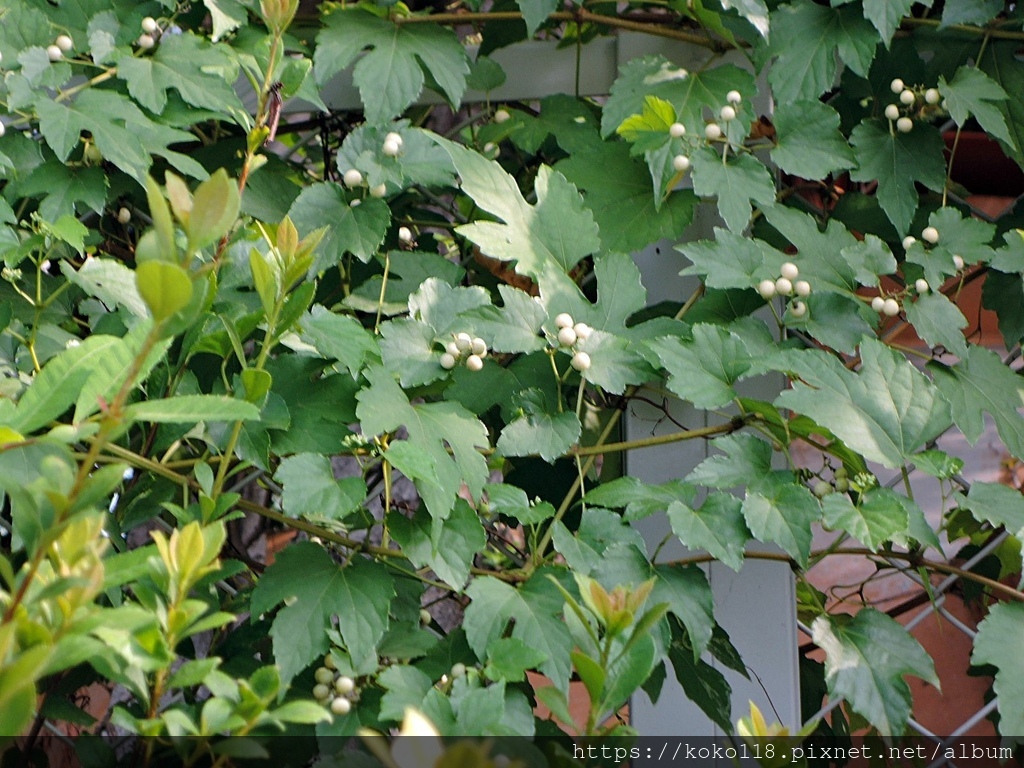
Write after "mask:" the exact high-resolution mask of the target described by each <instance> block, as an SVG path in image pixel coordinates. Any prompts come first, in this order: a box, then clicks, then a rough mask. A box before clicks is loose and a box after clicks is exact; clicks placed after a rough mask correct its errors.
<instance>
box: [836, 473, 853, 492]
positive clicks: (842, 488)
mask: <svg viewBox="0 0 1024 768" xmlns="http://www.w3.org/2000/svg"><path fill="white" fill-rule="evenodd" d="M836 490H837V491H839V493H846V492H847V491H848V490H850V481H849V480H847V479H846V478H845V477H837V478H836Z"/></svg>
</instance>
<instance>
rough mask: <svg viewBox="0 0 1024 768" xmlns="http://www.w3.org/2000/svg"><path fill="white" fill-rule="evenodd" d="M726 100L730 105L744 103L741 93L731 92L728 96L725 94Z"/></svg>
mask: <svg viewBox="0 0 1024 768" xmlns="http://www.w3.org/2000/svg"><path fill="white" fill-rule="evenodd" d="M725 100H726V101H728V102H729V103H730V104H739V103H740V102H741V101H743V96H742V95H741V94H740V92H739V91H729V92H728V93H727V94H725Z"/></svg>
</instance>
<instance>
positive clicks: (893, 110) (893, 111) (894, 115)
mask: <svg viewBox="0 0 1024 768" xmlns="http://www.w3.org/2000/svg"><path fill="white" fill-rule="evenodd" d="M885 116H886V118H888V119H889V120H899V117H900V108H899V107H897V106H896V105H895V104H890V105H889V106H887V107H886V108H885Z"/></svg>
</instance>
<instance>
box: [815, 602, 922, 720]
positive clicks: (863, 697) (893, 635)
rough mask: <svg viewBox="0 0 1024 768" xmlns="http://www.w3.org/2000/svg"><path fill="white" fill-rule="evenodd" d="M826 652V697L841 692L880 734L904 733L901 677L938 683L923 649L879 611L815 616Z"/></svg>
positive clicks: (905, 693)
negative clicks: (852, 614)
mask: <svg viewBox="0 0 1024 768" xmlns="http://www.w3.org/2000/svg"><path fill="white" fill-rule="evenodd" d="M811 630H812V632H813V639H814V643H815V644H816V645H817V646H818V647H819V648H821V649H823V650H824V651H825V654H826V658H825V680H826V682H827V683H828V690H829V694H830V695H831V696H842V697H843V698H845V699H846V700H847V701H848V702H849V703H850V706H851V707H852V708H853V710H854V711H855V712H857V713H858V714H860V715H863V716H864V717H865V718H867V720H868V722H870V723H871V724H872V725H873V726H875V727H876V728H877V729H878V730H879V731H880V732H881V733H882V734H885V735H896V734H901V733H903V729H904V728H905V727H906V724H907V718H908V717H909V716H910V703H911V696H910V688H909V686H908V685H907V683H906V682H905V681H904V679H903V676H904V675H916V676H917V677H920V678H921V679H922V680H925V681H927V682H929V683H931V684H932V685H934V686H936V687H938V686H939V679H938V677H937V676H936V674H935V667H934V665H933V663H932V660H931V658H930V657H929V656H928V654H927V653H926V652H925V650H924V648H922V647H921V645H920V644H919V643H918V642H917V640H915V639H914V638H913V637H911V636H910V634H909V633H908V632H907V630H905V629H904V628H903V627H901V626H900V625H899V624H897V623H896V621H894V620H893V619H891V618H889V617H888V616H886V615H885V614H884V613H879V612H878V611H876V610H875V609H873V608H863V609H861V611H860V612H859V613H858V614H857V615H856V616H853V617H850V616H845V615H834V616H827V617H826V616H819V617H818V618H816V619H815V620H814V624H813V625H812V626H811Z"/></svg>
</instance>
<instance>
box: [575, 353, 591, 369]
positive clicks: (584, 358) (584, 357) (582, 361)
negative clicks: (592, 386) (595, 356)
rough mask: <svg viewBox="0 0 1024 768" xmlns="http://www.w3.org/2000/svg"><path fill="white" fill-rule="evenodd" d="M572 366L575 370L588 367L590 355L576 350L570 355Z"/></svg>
mask: <svg viewBox="0 0 1024 768" xmlns="http://www.w3.org/2000/svg"><path fill="white" fill-rule="evenodd" d="M572 367H573V368H575V369H576V370H577V371H586V370H588V369H589V368H590V355H588V354H587V353H586V352H577V353H576V354H575V355H573V356H572Z"/></svg>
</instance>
